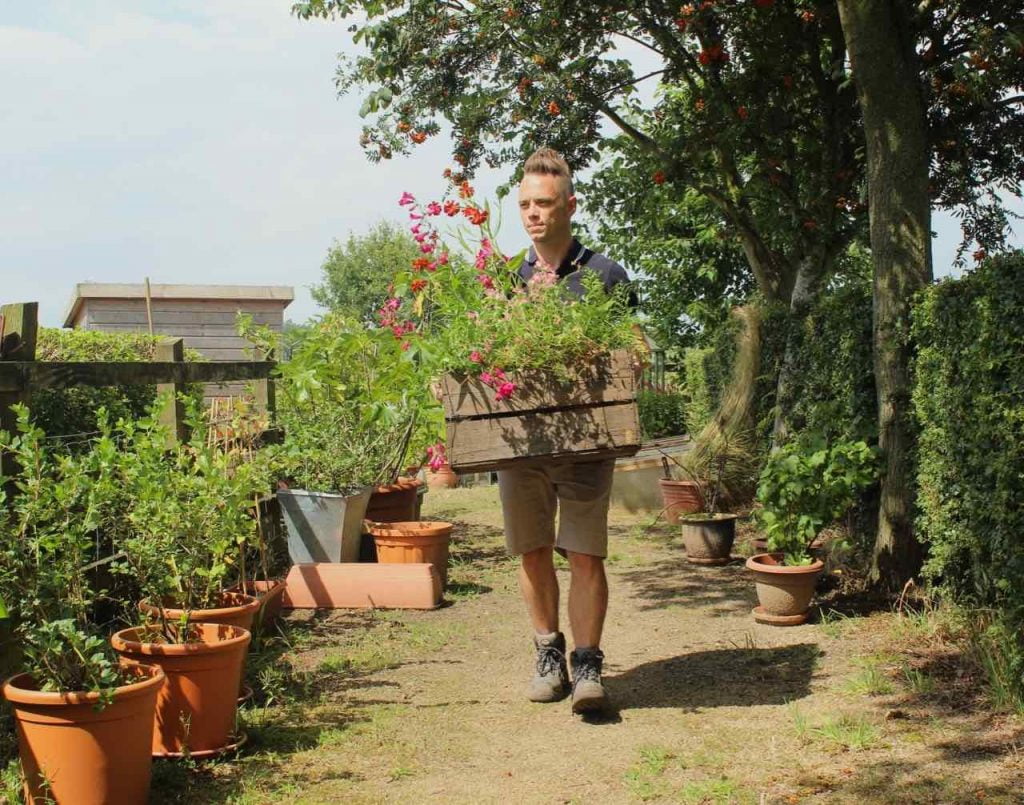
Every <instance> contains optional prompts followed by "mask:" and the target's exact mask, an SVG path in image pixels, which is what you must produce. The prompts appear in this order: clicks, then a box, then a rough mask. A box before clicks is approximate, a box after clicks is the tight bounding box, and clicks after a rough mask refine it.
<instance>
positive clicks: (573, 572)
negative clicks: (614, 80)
mask: <svg viewBox="0 0 1024 805" xmlns="http://www.w3.org/2000/svg"><path fill="white" fill-rule="evenodd" d="M523 173H524V175H523V180H522V182H521V183H520V185H519V214H520V217H521V218H522V221H523V227H524V228H525V229H526V233H527V235H529V237H530V240H531V241H533V246H532V248H531V249H530V252H529V254H528V255H527V258H526V260H525V261H524V262H523V264H522V266H521V267H520V269H519V274H520V276H521V277H522V279H523V280H524V281H526V280H529V279H530V277H531V276H533V273H534V272H535V271H536V270H538V269H547V270H554V271H555V272H556V274H557V277H558V280H559V281H560V282H561V283H563V284H564V285H565V286H566V287H567V288H568V289H569V290H570V291H571V292H573V293H575V294H576V295H578V296H581V295H582V294H583V292H584V288H583V283H582V278H583V276H584V272H586V271H593V272H595V273H596V274H597V275H598V276H599V277H600V278H601V279H602V281H603V282H604V287H605V289H606V290H608V291H610V290H611V289H612V288H613V287H614V286H615V285H617V284H619V283H622V282H627V281H628V277H627V275H626V271H625V269H623V268H622V266H620V265H618V264H617V263H615V262H613V261H611V260H609V259H608V258H607V257H604V256H603V255H600V254H596V253H595V252H593V251H591V250H590V249H587V248H586V247H584V246H582V245H581V244H580V243H579V241H577V240H576V239H575V238H574V237H573V235H572V229H571V226H570V222H571V219H572V216H573V213H575V211H576V196H575V195H574V194H573V186H572V175H571V172H570V170H569V166H568V164H566V162H565V160H564V159H563V158H562V157H561V155H559V154H558V153H557V152H555V151H553V150H552V149H550V148H541V149H539V150H538V151H536V152H535V153H534V154H533V155H532V156H530V158H529V159H527V160H526V164H525V165H524V166H523ZM614 468H615V460H614V459H610V460H598V461H593V460H590V461H584V462H570V463H552V464H544V465H537V466H528V467H524V468H513V469H509V470H503V471H501V472H499V473H498V488H499V492H500V495H501V505H502V513H503V515H504V521H505V541H506V545H507V546H508V549H509V552H510V553H512V554H513V555H519V556H521V561H522V565H521V567H520V571H519V583H520V588H521V589H522V593H523V598H524V599H525V601H526V607H527V610H528V612H529V615H530V621H531V623H532V625H533V628H534V631H535V635H534V644H535V646H536V649H537V661H536V674H535V676H534V677H533V679H532V680H531V682H530V686H529V691H528V696H529V698H530V700H531V701H535V702H554V701H559V700H561V699H563V698H565V696H566V695H567V694H568V693H569V676H568V670H567V668H566V659H565V651H566V643H565V637H564V636H563V634H562V633H561V632H560V631H559V625H558V596H559V590H558V579H557V577H556V576H555V567H554V551H555V550H557V551H558V552H559V553H561V554H562V555H563V556H565V557H566V558H567V559H568V562H569V572H570V577H571V583H570V586H569V625H570V627H571V630H572V636H573V641H574V643H575V650H574V651H573V652H572V654H571V664H572V709H573V712H574V713H585V712H591V711H596V710H603V709H606V708H607V706H608V696H607V694H606V692H605V689H604V686H603V685H602V684H601V668H602V663H603V661H604V654H602V652H601V648H600V644H601V632H602V629H603V627H604V618H605V612H606V611H607V609H608V582H607V579H606V577H605V572H604V558H605V556H606V555H607V548H608V499H609V494H610V492H611V485H612V472H613V470H614ZM556 509H557V510H558V517H559V522H558V530H557V534H556V531H555V514H556Z"/></svg>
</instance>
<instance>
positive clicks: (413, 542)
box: [370, 520, 452, 588]
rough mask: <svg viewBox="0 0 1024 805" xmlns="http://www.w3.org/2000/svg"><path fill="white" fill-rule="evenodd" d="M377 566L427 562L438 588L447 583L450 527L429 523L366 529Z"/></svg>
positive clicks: (378, 526) (383, 525) (422, 522)
mask: <svg viewBox="0 0 1024 805" xmlns="http://www.w3.org/2000/svg"><path fill="white" fill-rule="evenodd" d="M370 533H371V534H373V541H374V542H375V543H376V545H377V561H378V562H380V563H381V564H388V563H391V564H410V563H421V562H429V563H430V564H432V565H434V567H436V568H437V572H438V575H440V577H441V586H442V588H443V587H444V585H446V584H447V583H448V544H449V542H450V541H451V536H452V524H451V523H440V522H431V521H423V520H418V521H410V522H403V523H373V524H372V525H371V526H370Z"/></svg>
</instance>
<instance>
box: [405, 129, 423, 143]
mask: <svg viewBox="0 0 1024 805" xmlns="http://www.w3.org/2000/svg"><path fill="white" fill-rule="evenodd" d="M409 139H410V140H412V141H413V142H414V143H416V144H417V145H419V144H420V143H421V142H423V141H424V140H426V139H427V134H426V132H423V131H414V132H413V133H412V134H410V135H409Z"/></svg>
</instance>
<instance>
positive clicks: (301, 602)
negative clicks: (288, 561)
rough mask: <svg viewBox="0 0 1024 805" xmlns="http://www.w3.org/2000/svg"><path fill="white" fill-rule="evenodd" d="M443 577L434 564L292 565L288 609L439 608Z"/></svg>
mask: <svg viewBox="0 0 1024 805" xmlns="http://www.w3.org/2000/svg"><path fill="white" fill-rule="evenodd" d="M440 604H441V577H440V575H439V574H438V572H437V569H436V568H435V567H434V566H433V565H432V564H426V563H424V564H408V565H388V564H370V563H365V562H364V563H361V562H321V563H316V564H305V565H293V566H292V569H291V570H290V571H289V572H288V579H287V587H286V588H285V592H284V597H283V600H282V606H283V607H284V608H286V609H369V608H371V607H373V608H380V609H436V608H437V607H438V606H440Z"/></svg>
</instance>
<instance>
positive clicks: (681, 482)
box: [658, 478, 700, 489]
mask: <svg viewBox="0 0 1024 805" xmlns="http://www.w3.org/2000/svg"><path fill="white" fill-rule="evenodd" d="M658 483H659V484H662V485H663V486H692V487H693V488H694V489H699V488H700V484H698V483H697V482H696V481H686V480H676V479H675V478H659V479H658Z"/></svg>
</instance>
